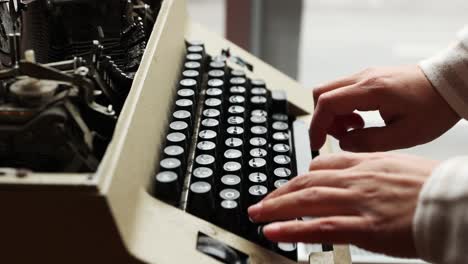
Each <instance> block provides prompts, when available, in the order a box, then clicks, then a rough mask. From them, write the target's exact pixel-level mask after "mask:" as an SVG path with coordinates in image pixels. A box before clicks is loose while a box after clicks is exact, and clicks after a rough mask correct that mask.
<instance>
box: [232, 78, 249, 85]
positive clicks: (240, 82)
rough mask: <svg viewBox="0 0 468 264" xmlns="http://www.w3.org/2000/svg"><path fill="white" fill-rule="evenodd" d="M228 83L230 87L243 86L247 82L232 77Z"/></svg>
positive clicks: (243, 79)
mask: <svg viewBox="0 0 468 264" xmlns="http://www.w3.org/2000/svg"><path fill="white" fill-rule="evenodd" d="M229 82H230V83H231V84H232V85H235V86H239V85H245V84H246V83H247V80H246V79H245V78H244V77H233V78H231V79H230V80H229Z"/></svg>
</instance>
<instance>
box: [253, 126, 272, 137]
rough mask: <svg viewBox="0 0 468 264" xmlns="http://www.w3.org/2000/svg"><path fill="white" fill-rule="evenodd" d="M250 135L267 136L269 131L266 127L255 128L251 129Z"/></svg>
mask: <svg viewBox="0 0 468 264" xmlns="http://www.w3.org/2000/svg"><path fill="white" fill-rule="evenodd" d="M250 133H252V135H254V136H266V134H267V133H268V129H267V128H266V127H264V126H253V127H251V128H250Z"/></svg>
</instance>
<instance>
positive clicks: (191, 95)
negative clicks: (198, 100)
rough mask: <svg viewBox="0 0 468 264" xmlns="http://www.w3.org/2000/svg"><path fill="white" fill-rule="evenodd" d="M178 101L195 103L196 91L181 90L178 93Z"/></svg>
mask: <svg viewBox="0 0 468 264" xmlns="http://www.w3.org/2000/svg"><path fill="white" fill-rule="evenodd" d="M177 97H178V99H187V100H190V101H192V102H195V91H194V90H192V89H180V90H178V91H177Z"/></svg>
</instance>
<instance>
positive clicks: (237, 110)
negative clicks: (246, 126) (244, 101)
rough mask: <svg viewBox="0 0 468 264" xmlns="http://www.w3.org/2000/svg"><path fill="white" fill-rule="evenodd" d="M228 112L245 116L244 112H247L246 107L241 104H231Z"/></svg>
mask: <svg viewBox="0 0 468 264" xmlns="http://www.w3.org/2000/svg"><path fill="white" fill-rule="evenodd" d="M228 112H229V114H231V115H241V116H243V115H244V113H245V108H244V107H243V106H240V105H231V106H230V107H229V108H228Z"/></svg>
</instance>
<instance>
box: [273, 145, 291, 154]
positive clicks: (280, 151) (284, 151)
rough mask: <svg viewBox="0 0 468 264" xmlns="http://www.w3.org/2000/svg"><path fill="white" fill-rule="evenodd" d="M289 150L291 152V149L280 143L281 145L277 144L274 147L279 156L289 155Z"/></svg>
mask: <svg viewBox="0 0 468 264" xmlns="http://www.w3.org/2000/svg"><path fill="white" fill-rule="evenodd" d="M289 150H290V148H289V146H288V145H286V144H282V143H280V144H276V145H274V146H273V151H274V152H276V153H278V154H287V153H289Z"/></svg>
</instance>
